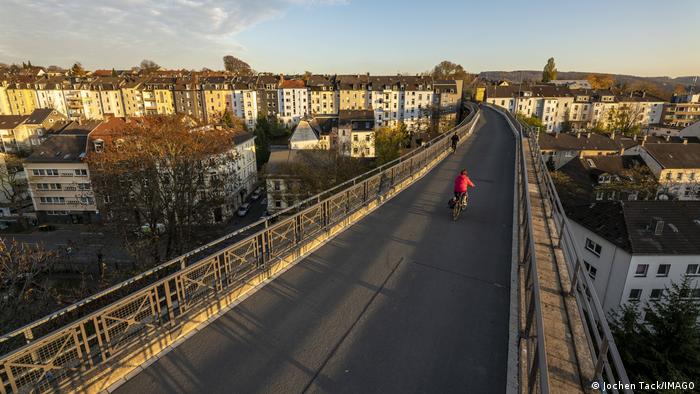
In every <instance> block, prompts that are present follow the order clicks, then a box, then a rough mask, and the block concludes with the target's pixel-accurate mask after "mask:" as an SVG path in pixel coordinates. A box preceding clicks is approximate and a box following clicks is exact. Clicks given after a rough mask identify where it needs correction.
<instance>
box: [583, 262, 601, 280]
mask: <svg viewBox="0 0 700 394" xmlns="http://www.w3.org/2000/svg"><path fill="white" fill-rule="evenodd" d="M583 264H584V265H585V266H586V271H588V276H590V277H591V279H593V280H595V277H596V275H597V274H598V269H597V268H596V267H594V266H592V265H590V264H589V263H588V262H587V261H584V262H583Z"/></svg>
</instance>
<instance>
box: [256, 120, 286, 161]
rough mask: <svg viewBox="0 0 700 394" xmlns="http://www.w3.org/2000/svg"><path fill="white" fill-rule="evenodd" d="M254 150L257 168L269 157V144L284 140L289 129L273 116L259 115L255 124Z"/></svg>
mask: <svg viewBox="0 0 700 394" xmlns="http://www.w3.org/2000/svg"><path fill="white" fill-rule="evenodd" d="M254 133H255V152H256V158H257V160H258V168H261V167H262V165H263V164H265V163H267V161H268V160H269V158H270V145H271V144H272V143H273V142H274V141H281V140H284V141H286V140H287V139H288V138H289V136H290V134H291V133H290V130H289V129H288V128H286V127H284V125H283V124H282V123H280V121H279V120H278V119H277V118H276V117H273V116H260V117H258V120H257V122H256V124H255V131H254Z"/></svg>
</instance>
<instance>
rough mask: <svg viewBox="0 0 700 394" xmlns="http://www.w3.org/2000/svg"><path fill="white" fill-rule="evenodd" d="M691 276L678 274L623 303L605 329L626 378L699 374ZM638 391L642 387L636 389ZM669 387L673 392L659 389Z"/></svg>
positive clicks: (697, 309)
mask: <svg viewBox="0 0 700 394" xmlns="http://www.w3.org/2000/svg"><path fill="white" fill-rule="evenodd" d="M695 286H696V285H695V283H694V280H692V278H690V277H684V278H683V280H682V281H681V282H680V283H672V284H671V287H670V288H667V289H664V290H663V291H662V294H661V297H660V298H659V299H658V300H651V301H649V302H648V303H647V304H646V305H644V306H641V305H637V304H634V303H632V304H626V305H624V306H622V307H621V308H620V309H618V310H617V311H615V312H613V313H612V314H611V315H610V328H611V330H612V334H613V336H614V338H615V344H616V345H617V347H618V350H619V351H620V356H621V357H622V362H623V363H624V365H625V369H626V371H627V375H628V376H629V377H630V381H632V382H639V381H647V382H653V381H656V380H657V379H658V378H659V377H660V376H663V377H664V378H663V379H664V380H673V381H692V380H693V379H695V378H696V377H697V376H700V325H698V318H700V304H698V302H697V299H694V297H695V292H696V291H697V288H696V287H695ZM639 392H645V391H643V390H640V391H639ZM665 392H674V391H665Z"/></svg>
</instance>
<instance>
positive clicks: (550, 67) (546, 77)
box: [542, 57, 557, 83]
mask: <svg viewBox="0 0 700 394" xmlns="http://www.w3.org/2000/svg"><path fill="white" fill-rule="evenodd" d="M556 79H557V67H556V65H555V64H554V58H553V57H550V58H549V59H548V60H547V64H546V65H545V66H544V71H542V82H545V83H547V82H551V81H554V80H556Z"/></svg>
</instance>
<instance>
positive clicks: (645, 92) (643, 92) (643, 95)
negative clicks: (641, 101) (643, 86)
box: [642, 90, 647, 98]
mask: <svg viewBox="0 0 700 394" xmlns="http://www.w3.org/2000/svg"><path fill="white" fill-rule="evenodd" d="M646 96H647V91H646V90H643V91H642V98H644V97H646Z"/></svg>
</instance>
